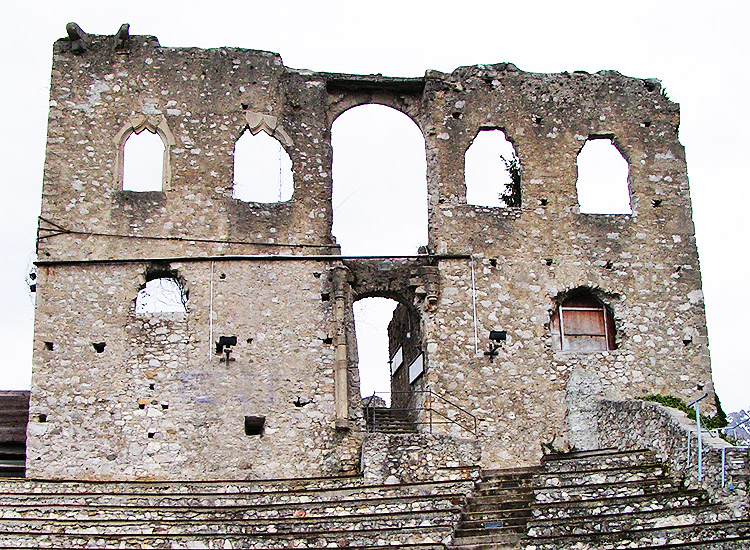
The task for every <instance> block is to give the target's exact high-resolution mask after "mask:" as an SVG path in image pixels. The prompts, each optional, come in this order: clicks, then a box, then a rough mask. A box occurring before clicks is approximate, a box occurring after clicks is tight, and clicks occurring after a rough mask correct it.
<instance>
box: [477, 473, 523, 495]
mask: <svg viewBox="0 0 750 550" xmlns="http://www.w3.org/2000/svg"><path fill="white" fill-rule="evenodd" d="M535 483H536V475H535V474H531V473H529V474H519V475H515V476H507V477H493V478H484V477H483V478H482V480H481V481H480V482H479V483H477V490H479V491H494V490H496V489H514V488H525V487H532V486H533V485H534V484H535Z"/></svg>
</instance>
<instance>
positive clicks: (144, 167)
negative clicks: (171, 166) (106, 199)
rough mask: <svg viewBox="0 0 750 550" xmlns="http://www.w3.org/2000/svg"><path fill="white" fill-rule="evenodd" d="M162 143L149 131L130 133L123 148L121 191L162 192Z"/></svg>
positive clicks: (159, 138)
mask: <svg viewBox="0 0 750 550" xmlns="http://www.w3.org/2000/svg"><path fill="white" fill-rule="evenodd" d="M163 183H164V142H163V141H162V139H161V137H159V136H158V135H157V134H155V133H152V132H150V131H149V130H146V129H144V130H141V132H140V133H138V134H136V133H135V132H133V133H131V134H130V135H129V136H128V138H127V140H126V141H125V145H124V146H123V171H122V190H123V191H138V192H146V191H162V189H163Z"/></svg>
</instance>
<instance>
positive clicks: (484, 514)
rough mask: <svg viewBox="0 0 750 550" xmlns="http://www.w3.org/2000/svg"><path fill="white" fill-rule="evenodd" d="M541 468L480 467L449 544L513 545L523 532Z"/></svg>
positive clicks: (461, 546)
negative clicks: (472, 489) (488, 468)
mask: <svg viewBox="0 0 750 550" xmlns="http://www.w3.org/2000/svg"><path fill="white" fill-rule="evenodd" d="M541 471H542V469H541V468H539V467H537V468H516V469H511V470H483V471H482V477H481V481H480V482H479V483H478V484H477V486H476V489H475V491H474V493H473V494H472V495H471V496H470V497H469V498H468V499H467V502H466V507H465V508H464V512H463V513H462V514H461V522H460V524H459V526H458V528H457V529H456V534H455V539H454V541H453V544H452V546H451V547H452V548H455V549H461V550H464V549H465V550H471V549H485V548H487V549H489V548H493V549H502V550H505V549H511V548H513V549H515V548H519V546H518V545H519V543H520V541H521V539H522V538H523V537H524V536H525V535H526V524H527V522H528V520H529V518H530V517H531V505H532V502H533V501H534V490H533V484H534V482H535V478H536V476H537V475H538V474H539V473H540V472H541Z"/></svg>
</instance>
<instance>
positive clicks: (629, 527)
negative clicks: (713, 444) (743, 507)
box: [452, 450, 750, 550]
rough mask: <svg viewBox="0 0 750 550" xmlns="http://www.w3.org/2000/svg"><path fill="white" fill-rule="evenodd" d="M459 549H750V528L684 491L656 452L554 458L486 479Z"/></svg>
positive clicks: (459, 536)
mask: <svg viewBox="0 0 750 550" xmlns="http://www.w3.org/2000/svg"><path fill="white" fill-rule="evenodd" d="M452 548H456V549H460V550H489V549H502V550H505V549H511V548H514V549H515V548H518V549H522V550H563V549H575V550H594V549H596V550H610V549H625V548H674V549H681V548H684V549H689V548H706V549H713V548H726V549H739V548H743V549H748V548H750V520H748V519H737V518H734V517H733V516H732V513H731V512H730V510H728V509H727V508H726V507H724V506H722V505H717V504H711V503H710V502H709V501H708V497H707V495H706V493H705V492H704V491H696V490H686V489H683V488H682V486H681V483H680V482H679V481H678V480H676V479H674V478H672V477H670V476H669V475H668V474H667V472H666V470H665V468H664V466H663V465H661V464H660V463H658V462H657V461H656V460H655V458H654V456H653V454H652V453H651V452H650V451H643V450H640V451H629V452H618V451H615V450H600V451H588V452H577V453H567V454H563V455H550V456H547V457H545V459H544V460H543V462H542V466H541V467H540V468H529V469H525V470H504V471H498V470H490V471H484V472H483V473H482V481H481V482H480V483H479V485H478V486H477V491H476V492H475V494H474V495H472V496H471V497H470V498H469V500H468V503H467V507H466V509H465V510H464V513H463V514H462V517H461V522H460V524H459V527H458V529H457V531H456V537H455V539H454V542H453V544H452Z"/></svg>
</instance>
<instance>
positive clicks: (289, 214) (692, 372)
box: [28, 37, 711, 478]
mask: <svg viewBox="0 0 750 550" xmlns="http://www.w3.org/2000/svg"><path fill="white" fill-rule="evenodd" d="M373 102H374V103H382V104H386V105H390V106H393V107H395V108H398V109H401V110H402V111H403V112H405V113H407V114H408V115H410V116H411V117H412V118H413V120H414V121H415V122H416V123H417V124H418V126H419V127H420V128H421V129H422V132H423V134H424V136H425V142H426V154H427V178H428V196H429V246H428V253H429V255H425V256H423V257H421V258H419V259H401V260H388V261H376V260H373V261H369V260H346V259H344V260H343V262H337V258H336V254H337V252H338V248H337V247H336V246H335V244H334V242H335V241H334V237H333V236H332V235H331V222H332V219H331V216H332V208H331V185H332V183H331V168H332V165H331V162H332V157H331V145H330V127H331V124H332V122H333V120H334V119H335V117H336V116H338V114H340V113H341V112H343V111H344V110H346V109H347V108H349V107H351V106H354V105H358V104H363V103H373ZM261 115H272V116H273V117H276V119H275V120H276V121H278V124H279V126H278V128H277V129H283V131H284V132H285V134H286V135H287V136H288V137H289V140H290V144H286V145H285V149H286V151H287V152H288V153H289V155H290V157H291V158H292V161H293V169H294V185H295V191H294V196H293V198H292V200H290V201H288V202H284V203H277V204H255V203H244V202H241V201H238V200H235V199H233V198H232V170H233V148H234V142H235V141H236V139H237V138H238V137H239V136H240V135H241V134H242V132H243V130H244V129H245V127H247V126H248V124H249V121H250V120H252V119H253V117H255V118H256V119H257V117H259V116H261ZM144 117H145V118H144ZM144 120H145V121H146V122H144ZM264 120H266V119H264ZM268 120H269V121H270V120H271V119H268ZM678 121H679V118H678V110H677V106H676V105H675V104H673V103H671V102H670V101H669V100H668V99H666V98H665V97H664V96H663V95H662V94H661V93H660V88H659V85H658V83H655V82H652V81H643V80H639V79H634V78H627V77H624V76H622V75H619V74H618V73H614V72H603V73H597V74H593V75H591V74H584V73H574V74H567V73H564V74H559V75H539V74H529V73H524V72H522V71H519V70H518V69H516V68H515V67H513V66H512V65H508V64H503V65H497V66H475V67H466V68H460V69H457V70H456V71H454V73H452V74H443V73H437V72H428V73H427V75H426V76H425V78H424V79H387V78H383V77H379V76H371V77H365V76H362V77H359V76H352V75H330V74H325V73H312V72H309V71H298V70H293V69H287V68H285V67H284V66H283V64H282V63H281V60H280V58H279V57H278V56H277V55H275V54H270V53H266V52H258V51H247V50H236V49H228V48H222V49H217V50H198V49H171V48H161V47H160V46H159V45H158V42H157V41H156V39H155V38H153V37H131V40H130V46H129V48H128V49H127V51H126V52H125V53H118V52H116V51H115V49H114V37H93V38H92V43H91V45H90V46H88V47H87V49H86V50H85V51H84V52H83V53H80V54H74V53H72V52H71V51H70V44H69V43H68V42H67V41H59V42H58V43H56V45H55V60H54V66H53V75H52V87H51V110H50V120H49V140H48V146H47V163H46V167H45V182H44V195H43V205H42V220H41V221H40V233H39V235H40V240H39V250H38V251H39V258H40V263H39V272H40V277H39V284H38V288H39V298H38V301H37V320H36V337H35V343H34V345H35V350H34V351H35V359H34V373H33V382H32V383H33V392H32V397H31V412H32V422H31V424H30V427H29V449H30V451H29V457H30V459H29V464H28V472H29V475H31V476H39V477H83V478H85V477H100V478H109V477H129V478H137V477H151V478H178V477H182V478H187V477H211V478H221V477H223V478H232V477H236V478H245V477H295V476H305V475H326V474H334V473H340V472H351V471H353V470H354V469H356V467H357V463H358V456H359V455H358V452H359V445H360V442H361V440H362V436H363V435H362V430H363V422H362V413H361V410H360V409H359V404H360V399H359V394H358V391H359V389H358V374H357V372H356V361H357V354H356V348H355V342H356V339H355V338H354V334H353V331H354V326H353V320H352V317H351V306H352V302H353V300H356V299H358V298H362V297H367V296H387V297H392V298H395V299H398V300H400V301H401V302H402V303H405V304H410V306H412V307H414V308H415V311H418V313H419V315H420V316H421V320H420V323H421V324H420V329H421V338H422V341H421V349H422V350H423V351H424V352H425V367H426V371H425V376H422V377H421V378H420V379H419V380H418V382H417V384H415V387H417V388H420V389H427V388H429V389H431V390H432V391H434V392H436V393H437V394H439V395H444V396H446V397H448V398H450V399H451V400H452V401H454V402H456V403H457V404H459V405H460V406H461V407H463V408H464V409H466V410H467V411H468V412H470V413H471V414H473V415H475V416H476V417H478V418H479V419H480V424H479V427H480V429H479V433H480V435H479V440H480V443H481V447H482V458H481V461H482V465H483V466H514V465H518V464H524V463H531V462H535V461H536V460H537V459H538V457H539V456H540V454H541V444H542V443H549V444H552V445H555V446H557V447H558V448H560V447H562V446H564V445H565V444H566V443H567V441H568V435H567V433H568V430H569V427H570V426H569V425H568V415H567V411H566V405H565V401H566V395H567V394H568V392H569V390H570V388H569V383H571V382H570V380H571V378H570V375H571V372H572V371H573V370H574V369H576V368H579V369H584V370H585V371H586V372H587V373H589V374H591V373H593V374H594V376H595V377H596V378H597V379H599V380H600V384H599V390H597V393H599V394H608V395H614V396H618V397H627V396H637V395H642V394H645V393H665V394H672V395H677V396H679V397H682V398H689V397H691V396H693V394H694V393H695V392H696V391H697V389H698V387H699V386H706V387H707V388H708V389H710V388H711V382H710V365H709V358H708V349H707V338H706V328H705V314H704V310H703V304H702V295H701V291H700V275H699V270H698V258H697V252H696V248H695V240H694V236H693V226H692V222H691V213H690V197H689V193H688V184H687V174H686V167H685V162H684V155H683V150H682V147H681V145H680V144H679V142H678V141H677V126H678ZM138 124H150V125H151V127H154V128H155V127H157V126H159V125H161V126H159V127H160V128H162V131H163V129H164V128H168V130H169V133H170V135H171V136H172V138H173V141H174V144H173V145H170V147H169V172H170V173H171V177H170V179H169V181H168V184H167V185H166V186H165V189H164V190H163V191H162V192H152V193H135V192H125V191H122V190H121V187H120V184H119V183H118V181H119V180H118V154H119V153H118V147H119V145H118V142H117V140H116V136H117V135H122V132H123V131H125V132H126V133H127V131H129V130H128V129H129V128H130V129H131V130H132V129H134V128H135V127H136V126H138ZM269 124H270V122H269ZM485 128H501V129H503V130H504V131H505V132H506V134H507V136H508V137H509V139H510V140H511V141H512V142H513V143H514V145H515V147H516V150H517V153H518V156H519V159H520V162H521V166H522V170H523V174H522V206H521V207H520V208H483V207H477V206H471V205H467V204H466V198H465V196H466V191H465V185H464V177H463V163H464V160H463V159H464V154H465V151H466V149H467V148H468V146H469V145H470V143H471V141H472V140H473V139H474V137H475V136H476V134H477V132H479V131H480V130H481V129H485ZM272 130H273V129H272ZM269 131H270V130H269ZM274 131H275V130H274ZM596 136H611V137H613V138H614V141H615V143H616V144H617V146H618V147H619V149H620V151H621V152H622V153H623V155H624V156H625V158H626V159H627V160H628V164H629V166H630V177H629V180H630V191H631V204H632V209H633V214H632V215H584V214H580V213H579V209H578V204H577V196H576V189H575V181H576V156H577V154H578V152H579V151H580V149H581V148H582V146H583V144H584V143H585V141H586V140H587V139H588V138H590V137H596ZM394 200H398V198H397V197H394ZM230 255H231V256H234V258H233V259H232V260H229V259H228V258H225V259H222V257H223V256H230ZM259 255H260V256H259ZM292 255H294V256H300V258H296V259H294V258H288V257H287V256H292ZM310 255H319V256H318V257H316V258H312V257H310ZM267 256H272V257H275V261H271V260H270V259H269V258H268V257H267ZM301 256H307V258H301ZM158 258H161V259H163V260H164V262H166V263H167V264H168V266H169V269H170V270H173V271H176V272H177V273H178V274H179V276H180V277H181V278H182V279H183V280H184V281H185V283H186V285H187V288H188V290H189V300H188V311H187V313H185V314H165V315H161V316H158V315H156V316H151V317H150V318H148V317H146V316H141V315H136V314H135V313H134V307H133V300H134V298H135V296H136V294H137V292H138V289H139V288H141V286H142V285H143V284H144V282H145V279H144V275H145V274H146V272H147V271H148V270H149V267H150V266H151V265H152V264H153V262H152V261H151V260H153V259H158ZM92 260H101V261H104V260H118V261H114V262H110V263H91V261H92ZM335 266H339V268H340V269H346V270H349V272H350V277H349V279H348V280H347V281H345V283H344V286H346V288H343V289H340V290H341V292H340V293H339V294H338V296H340V297H341V300H343V302H345V305H344V308H343V309H342V310H340V312H339V313H340V314H341V315H340V318H337V316H336V314H335V308H336V306H335V305H334V302H335V301H336V296H337V294H336V291H335V289H333V288H332V282H331V281H332V275H331V274H332V272H333V270H334V267H335ZM343 266H346V267H343ZM472 266H473V273H472ZM579 287H585V288H588V289H591V291H592V293H593V294H594V295H595V296H597V297H598V298H599V299H601V300H602V301H603V302H604V303H606V304H607V305H608V306H609V307H610V308H611V310H612V312H613V314H614V318H615V323H616V341H617V345H618V347H617V349H616V350H612V351H608V352H596V353H570V352H561V351H556V350H554V349H553V344H552V339H551V336H550V328H549V321H550V315H551V312H552V310H553V308H554V306H555V303H556V300H557V299H559V298H560V296H562V295H564V293H566V292H568V291H570V290H572V289H575V288H579ZM325 294H327V295H328V297H327V299H325V298H324V297H323V295H325ZM475 311H476V316H475V313H474V312H475ZM337 319H338V320H337ZM475 327H476V332H477V334H478V335H479V340H478V341H476V340H475ZM491 329H501V330H507V331H508V341H507V342H505V343H504V344H502V346H501V348H500V350H499V355H498V356H497V357H496V358H495V359H494V360H493V361H492V362H491V361H490V360H489V358H488V357H486V356H485V355H484V354H483V352H484V351H485V349H486V346H487V342H488V341H487V335H488V332H489V330H491ZM221 335H225V336H237V337H238V345H237V346H236V349H234V350H233V352H232V357H233V358H235V359H236V361H234V362H230V363H229V365H228V366H227V364H226V363H221V362H220V357H219V356H217V355H215V354H212V353H211V349H212V347H213V346H215V343H216V341H217V339H218V337H219V336H221ZM340 335H343V336H344V340H343V341H342V342H339V340H338V337H339V336H340ZM250 339H252V340H251V341H250ZM45 342H52V343H54V349H52V350H50V349H47V346H46V344H45ZM94 342H106V344H107V345H106V348H105V350H104V351H103V352H102V353H97V352H96V351H95V350H94V349H93V347H92V343H94ZM339 344H340V345H339ZM341 364H343V365H344V369H345V370H347V374H346V377H345V378H344V380H345V388H344V391H343V392H339V393H337V392H336V384H335V378H336V376H335V372H336V368H337V365H339V366H340V365H341ZM338 372H340V371H338ZM573 380H574V381H575V379H573ZM151 384H154V389H151V387H150V385H151ZM578 393H580V392H578ZM337 396H338V397H337ZM342 396H343V397H342ZM594 397H595V395H592V398H594ZM297 398H300V399H299V400H298V399H297ZM337 399H339V400H341V399H344V400H346V401H347V403H344V407H345V408H344V414H348V420H349V423H348V424H346V423H341V422H339V420H341V419H340V418H338V417H337V414H338V413H337V412H336V410H337V409H336V403H337V401H336V400H337ZM139 400H141V401H140V402H139ZM308 400H310V401H311V403H309V404H306V405H304V406H297V405H295V404H294V403H293V402H294V401H308ZM339 404H341V402H339ZM139 405H143V408H141V407H140V406H139ZM162 405H167V406H168V407H167V408H163V407H162ZM445 414H448V415H450V414H455V411H453V412H451V411H449V410H447V409H446V410H445ZM39 415H46V422H40V421H39V420H38V419H39V418H40V417H39ZM246 415H262V416H266V431H265V433H264V435H263V436H246V435H245V434H244V432H243V428H242V424H241V422H242V419H243V418H244V416H246ZM34 418H37V420H34ZM337 426H338V427H339V430H337V429H336V427H337ZM341 428H348V429H341ZM443 431H445V432H447V433H451V434H452V435H454V436H455V437H456V438H466V437H468V434H467V433H466V431H465V430H463V429H461V428H458V427H456V426H452V427H445V428H444V430H443ZM149 433H152V434H153V435H152V437H148V434H149Z"/></svg>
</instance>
